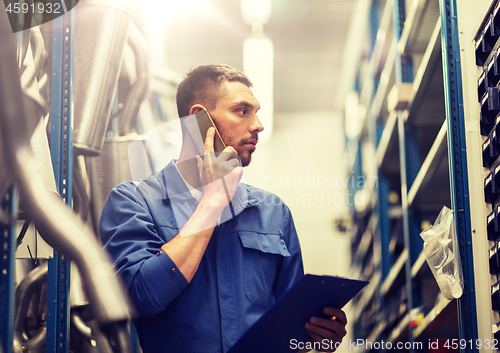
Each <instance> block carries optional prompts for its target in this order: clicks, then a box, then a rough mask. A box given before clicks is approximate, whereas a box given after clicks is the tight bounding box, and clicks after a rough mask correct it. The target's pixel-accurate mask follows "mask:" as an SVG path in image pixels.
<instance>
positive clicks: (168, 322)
mask: <svg viewBox="0 0 500 353" xmlns="http://www.w3.org/2000/svg"><path fill="white" fill-rule="evenodd" d="M251 86H252V84H251V82H250V80H249V79H248V78H247V77H246V76H245V75H244V74H243V73H241V72H240V71H238V70H236V69H234V68H232V67H230V66H227V65H207V66H200V67H198V68H196V69H194V70H192V71H191V72H190V73H189V74H188V75H187V77H186V78H185V79H184V80H183V82H181V84H180V85H179V87H178V90H177V109H178V112H179V116H180V117H185V116H188V115H192V114H195V113H197V112H198V111H200V110H201V109H206V110H207V111H208V112H209V113H210V115H211V116H212V118H213V120H214V123H215V125H216V126H217V129H218V131H219V132H220V135H221V137H222V140H223V141H224V142H225V144H226V145H227V147H226V149H225V150H224V151H223V153H221V154H219V155H216V154H214V150H213V143H214V135H215V133H216V132H215V130H214V129H213V128H211V129H209V130H208V132H207V135H206V142H205V156H198V152H197V151H196V148H195V145H194V143H193V141H192V140H191V137H190V136H189V134H188V133H187V131H186V128H185V126H184V125H182V127H183V144H182V149H181V153H180V156H179V160H178V161H175V160H174V161H172V162H170V163H169V164H168V165H167V166H166V167H165V168H164V169H163V170H162V171H161V172H160V173H159V174H158V175H155V176H152V177H150V178H148V179H145V180H143V181H140V182H135V183H132V182H129V183H124V184H121V185H119V186H117V187H116V188H115V189H114V190H113V191H112V192H111V194H110V195H109V197H108V200H107V201H106V204H105V206H104V209H103V211H102V216H101V227H100V233H101V238H102V242H103V244H104V246H105V248H106V249H107V250H108V251H109V253H110V254H111V256H112V258H113V260H114V264H115V267H116V269H117V271H118V273H119V274H120V276H121V277H122V279H123V280H124V282H125V285H126V287H127V289H128V292H129V294H130V297H131V299H132V301H133V302H134V304H135V307H136V309H137V318H135V320H134V323H135V325H136V328H137V331H138V335H139V339H140V342H141V346H142V349H143V351H144V352H145V353H149V352H226V351H227V350H228V349H229V348H230V347H231V346H232V345H233V344H234V343H235V342H236V341H237V340H238V338H239V337H240V336H241V335H242V334H243V333H244V332H245V331H246V330H247V329H248V328H249V327H250V326H251V325H252V324H253V323H254V322H255V321H256V320H257V319H258V318H259V317H260V316H261V315H262V314H263V313H264V311H265V310H266V309H267V308H268V307H270V306H271V305H272V304H273V303H274V302H275V301H276V299H277V298H279V297H280V296H281V295H282V294H283V293H285V292H286V291H287V290H288V289H289V288H290V287H291V286H292V285H293V284H294V283H295V282H296V281H297V280H298V279H299V278H300V277H301V276H302V275H303V266H302V257H301V253H300V246H299V241H298V238H297V234H296V232H295V227H294V224H293V220H292V216H291V214H290V211H289V209H288V207H287V206H286V205H284V204H283V202H282V201H281V200H280V199H279V198H278V197H277V196H275V195H273V194H270V193H268V192H265V191H263V190H260V189H257V188H255V187H251V186H248V185H245V184H243V183H240V179H241V176H242V174H243V170H242V167H241V166H239V164H240V162H239V160H241V165H242V166H246V165H248V164H249V163H250V160H251V157H252V153H253V152H254V151H255V150H256V145H257V142H258V134H259V132H261V131H262V130H263V126H262V125H261V123H260V121H259V119H258V118H257V111H258V110H259V108H260V105H259V102H258V101H257V99H256V98H255V97H254V95H253V93H252V91H251V90H250V87H251ZM201 157H204V158H201ZM235 157H237V158H235ZM228 198H229V199H230V200H231V202H230V205H228ZM229 208H231V212H232V213H231V214H230V213H229V211H228V209H229ZM324 313H325V314H326V315H328V316H330V317H331V319H325V318H311V320H309V322H307V323H304V324H305V329H306V330H307V331H308V332H309V335H310V337H311V339H312V340H314V341H317V342H321V341H322V340H323V339H327V340H330V341H333V342H340V341H341V340H342V337H343V336H344V335H345V333H346V332H345V325H346V318H345V314H344V313H343V312H342V311H341V310H337V309H334V308H325V312H324ZM292 338H293V337H291V339H292ZM288 350H289V347H283V351H288Z"/></svg>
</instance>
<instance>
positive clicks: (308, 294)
mask: <svg viewBox="0 0 500 353" xmlns="http://www.w3.org/2000/svg"><path fill="white" fill-rule="evenodd" d="M367 284H368V282H366V281H360V280H353V279H348V278H342V277H334V276H317V275H311V274H306V275H304V276H303V277H302V278H301V279H300V280H298V281H297V282H296V283H295V284H294V285H293V287H292V288H290V289H289V290H288V291H287V292H286V293H285V294H284V295H283V296H281V298H279V299H278V300H277V301H276V303H275V304H274V305H273V306H272V307H270V308H269V309H268V310H267V311H266V312H265V313H264V315H262V316H261V317H260V319H259V320H257V322H255V324H254V325H253V326H252V327H250V328H249V329H248V330H247V332H245V334H244V335H243V336H242V337H241V338H240V339H239V340H238V341H237V342H236V343H235V344H234V346H233V347H231V348H230V349H229V351H228V353H247V352H248V353H255V352H294V351H296V350H292V349H291V344H290V342H291V340H292V339H294V340H296V341H295V342H307V341H309V336H308V334H307V332H306V329H305V328H304V324H305V323H306V322H307V321H308V320H309V319H310V318H311V317H312V316H320V317H321V316H324V314H323V308H324V307H327V306H330V307H335V308H338V309H341V308H342V307H344V305H345V304H347V303H348V302H349V301H350V300H351V299H352V298H353V297H354V296H355V295H356V294H357V293H358V292H359V291H361V289H363V288H364V287H365V286H366V285H367Z"/></svg>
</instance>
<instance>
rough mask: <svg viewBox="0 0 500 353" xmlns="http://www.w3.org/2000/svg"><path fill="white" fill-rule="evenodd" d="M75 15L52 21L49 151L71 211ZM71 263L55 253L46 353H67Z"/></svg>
mask: <svg viewBox="0 0 500 353" xmlns="http://www.w3.org/2000/svg"><path fill="white" fill-rule="evenodd" d="M74 13H75V11H71V12H69V13H66V14H65V15H64V16H61V17H59V18H57V19H55V20H54V23H53V28H54V36H53V43H52V45H53V48H52V103H51V104H52V107H51V134H50V148H51V155H52V164H53V168H54V175H55V179H56V185H57V188H58V191H59V194H60V195H61V198H62V199H63V201H64V202H66V203H67V204H68V206H69V207H71V177H72V170H73V167H72V164H73V140H72V138H73V127H72V122H73V118H72V113H73V86H72V83H73V35H74V16H75V15H74ZM69 287H70V259H68V258H67V257H65V255H64V254H62V253H60V252H58V251H54V257H53V258H52V259H50V260H49V274H48V284H47V288H48V290H47V345H46V352H47V353H67V352H68V351H69Z"/></svg>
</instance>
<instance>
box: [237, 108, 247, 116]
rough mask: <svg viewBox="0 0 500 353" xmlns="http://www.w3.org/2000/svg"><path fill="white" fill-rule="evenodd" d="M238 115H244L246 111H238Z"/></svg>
mask: <svg viewBox="0 0 500 353" xmlns="http://www.w3.org/2000/svg"><path fill="white" fill-rule="evenodd" d="M238 113H239V114H241V115H245V114H246V113H247V111H246V109H241V110H238Z"/></svg>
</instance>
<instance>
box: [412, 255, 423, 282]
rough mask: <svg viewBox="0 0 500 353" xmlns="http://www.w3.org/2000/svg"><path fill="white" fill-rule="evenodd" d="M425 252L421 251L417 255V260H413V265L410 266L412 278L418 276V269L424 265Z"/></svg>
mask: <svg viewBox="0 0 500 353" xmlns="http://www.w3.org/2000/svg"><path fill="white" fill-rule="evenodd" d="M425 261H426V260H425V254H424V252H423V251H422V252H421V253H420V255H419V256H418V257H417V260H416V261H415V263H414V264H413V266H412V267H411V277H412V278H415V277H417V276H418V274H419V273H420V271H421V270H422V268H424V267H425Z"/></svg>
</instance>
